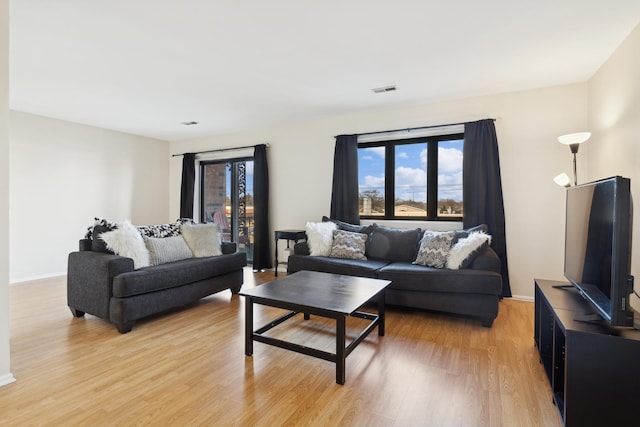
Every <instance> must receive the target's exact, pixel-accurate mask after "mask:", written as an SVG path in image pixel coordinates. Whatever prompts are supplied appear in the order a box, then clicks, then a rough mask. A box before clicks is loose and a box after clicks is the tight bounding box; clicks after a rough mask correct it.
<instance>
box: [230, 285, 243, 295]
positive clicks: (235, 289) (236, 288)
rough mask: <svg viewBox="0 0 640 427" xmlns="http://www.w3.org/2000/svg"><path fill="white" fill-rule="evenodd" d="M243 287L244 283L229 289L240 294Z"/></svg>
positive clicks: (235, 293)
mask: <svg viewBox="0 0 640 427" xmlns="http://www.w3.org/2000/svg"><path fill="white" fill-rule="evenodd" d="M241 287H242V285H239V286H234V287H232V288H229V289H231V293H232V294H233V295H237V294H238V292H240V288H241Z"/></svg>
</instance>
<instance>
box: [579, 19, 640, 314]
mask: <svg viewBox="0 0 640 427" xmlns="http://www.w3.org/2000/svg"><path fill="white" fill-rule="evenodd" d="M639 53H640V26H638V27H636V29H635V30H634V31H633V32H632V33H631V34H630V35H629V36H628V37H627V39H626V40H625V41H624V42H623V43H622V44H621V45H620V46H619V47H618V49H617V50H616V51H615V52H614V53H613V55H612V56H611V57H610V58H609V60H608V61H607V62H606V63H605V64H604V65H603V66H602V67H601V68H600V70H598V72H597V73H596V74H595V75H594V77H593V78H592V79H591V80H590V81H589V128H590V129H591V132H592V133H593V135H592V136H591V139H590V140H589V141H588V142H587V143H586V144H585V145H588V146H589V180H595V179H600V178H606V177H609V176H613V175H622V176H625V177H627V178H630V179H631V192H632V196H633V198H634V201H635V209H634V217H633V221H634V223H635V227H634V232H633V248H632V251H633V252H634V256H633V259H632V263H631V273H632V274H633V275H634V276H635V277H636V287H635V288H636V289H640V284H639V283H640V261H639V258H640V77H639V76H640V55H639ZM632 304H633V305H634V307H636V308H637V309H640V302H639V301H638V299H637V298H632Z"/></svg>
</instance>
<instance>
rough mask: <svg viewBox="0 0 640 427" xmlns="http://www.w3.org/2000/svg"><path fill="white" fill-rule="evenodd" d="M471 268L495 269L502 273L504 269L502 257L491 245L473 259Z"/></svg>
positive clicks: (496, 271)
mask: <svg viewBox="0 0 640 427" xmlns="http://www.w3.org/2000/svg"><path fill="white" fill-rule="evenodd" d="M470 268H471V269H473V270H487V271H493V272H495V273H500V271H501V270H502V266H501V263H500V258H499V257H498V254H496V253H495V251H494V250H493V249H492V248H491V247H490V246H489V247H487V248H486V249H485V250H484V251H482V252H481V253H480V254H479V255H478V256H477V257H476V259H474V260H473V262H472V263H471V267H470Z"/></svg>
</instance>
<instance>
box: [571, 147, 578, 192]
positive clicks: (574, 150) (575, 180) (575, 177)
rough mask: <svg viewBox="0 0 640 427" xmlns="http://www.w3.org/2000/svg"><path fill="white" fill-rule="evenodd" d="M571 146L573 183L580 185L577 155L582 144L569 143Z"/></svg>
mask: <svg viewBox="0 0 640 427" xmlns="http://www.w3.org/2000/svg"><path fill="white" fill-rule="evenodd" d="M569 148H571V152H572V153H573V185H578V167H577V160H576V157H577V156H576V155H577V154H578V148H580V144H579V143H578V144H571V145H569Z"/></svg>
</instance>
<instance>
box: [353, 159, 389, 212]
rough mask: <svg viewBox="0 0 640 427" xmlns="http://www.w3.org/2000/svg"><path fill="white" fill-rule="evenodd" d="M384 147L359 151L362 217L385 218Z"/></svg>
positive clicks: (359, 188) (359, 189)
mask: <svg viewBox="0 0 640 427" xmlns="http://www.w3.org/2000/svg"><path fill="white" fill-rule="evenodd" d="M384 158H385V155H384V147H368V148H359V149H358V192H359V194H360V197H359V199H360V200H359V201H360V215H374V216H383V215H384V214H385V212H384V182H385V181H384Z"/></svg>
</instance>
